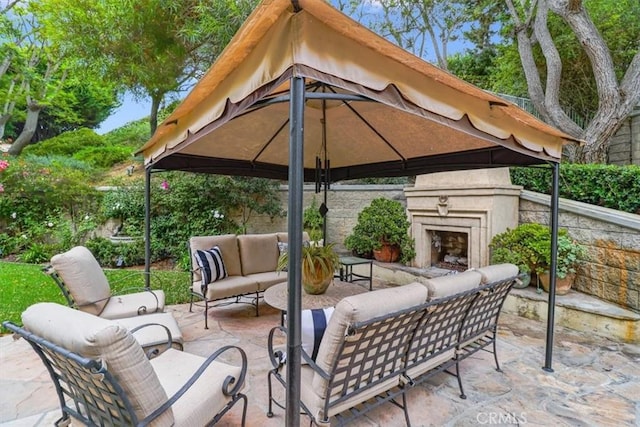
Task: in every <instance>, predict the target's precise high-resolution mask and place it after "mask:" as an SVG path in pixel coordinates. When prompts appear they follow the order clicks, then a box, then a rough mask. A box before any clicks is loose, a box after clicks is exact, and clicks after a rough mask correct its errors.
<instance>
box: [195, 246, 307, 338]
mask: <svg viewBox="0 0 640 427" xmlns="http://www.w3.org/2000/svg"><path fill="white" fill-rule="evenodd" d="M287 236H288V235H287V233H269V234H241V235H235V234H225V235H219V236H195V237H192V238H191V239H189V254H190V256H191V265H192V268H191V304H190V306H189V311H191V309H192V306H193V301H194V298H197V299H199V300H203V301H204V304H205V310H204V325H205V329H207V328H208V321H207V320H208V311H209V306H210V303H211V302H214V301H221V300H228V299H230V298H231V299H232V301H233V302H243V299H242V298H243V297H249V301H250V303H251V304H253V305H255V308H256V316H258V315H259V314H260V313H259V310H258V302H259V299H260V294H261V293H263V292H264V291H265V290H266V289H268V288H269V287H270V286H273V285H275V284H277V283H281V282H284V281H286V280H287V272H286V271H277V266H278V258H279V257H280V248H279V246H278V244H279V243H280V244H281V245H280V246H282V244H283V243H284V244H287V243H288V237H287ZM303 240H309V236H308V234H307V233H303ZM214 247H218V248H219V250H220V253H221V255H222V261H223V263H224V268H225V270H226V275H227V277H225V278H223V279H220V280H216V281H214V282H212V283H203V280H202V271H201V268H200V266H199V265H198V262H197V259H196V251H206V250H210V249H212V248H214Z"/></svg>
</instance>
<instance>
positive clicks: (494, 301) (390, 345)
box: [267, 266, 518, 425]
mask: <svg viewBox="0 0 640 427" xmlns="http://www.w3.org/2000/svg"><path fill="white" fill-rule="evenodd" d="M514 267H515V266H514ZM515 271H516V272H517V268H516V270H515ZM472 275H477V277H475V278H473V280H477V281H475V282H469V283H470V285H469V286H470V287H471V288H470V289H468V290H464V291H462V292H458V293H456V294H454V295H450V296H445V297H441V298H438V299H434V300H432V301H428V302H425V301H426V300H427V295H428V291H427V288H426V287H425V286H424V285H422V284H419V283H413V284H410V285H405V286H399V287H396V288H389V289H381V290H377V291H373V292H369V293H365V294H360V295H355V296H352V297H347V298H345V299H343V300H342V301H341V302H339V303H338V304H337V305H336V307H335V311H334V312H333V315H332V316H331V319H330V320H329V322H328V324H327V328H326V330H325V332H324V335H323V337H322V341H321V343H320V347H319V350H318V354H317V358H316V360H315V361H314V360H312V359H311V357H309V355H308V354H306V353H305V352H304V350H302V357H303V359H304V361H305V362H306V364H304V365H303V366H302V368H301V379H302V381H301V390H300V396H301V399H300V400H301V402H300V404H301V407H302V409H303V410H304V412H305V413H306V414H307V415H309V417H310V418H311V420H312V422H313V423H315V424H318V425H325V424H328V423H330V421H331V420H332V419H333V420H335V421H336V422H337V424H339V425H348V424H349V423H350V422H351V421H352V420H353V419H354V418H357V417H359V416H361V415H363V414H365V413H366V412H368V411H370V410H371V409H373V408H375V407H378V406H380V405H382V404H385V403H388V402H390V403H393V404H395V405H396V406H398V407H400V408H402V409H403V411H404V416H405V421H406V424H407V425H410V418H409V412H408V408H407V404H406V398H405V393H406V392H407V390H410V389H411V388H412V387H414V386H416V385H417V384H420V383H423V382H424V381H426V379H428V378H429V377H431V376H433V375H434V374H436V373H439V372H447V373H449V374H452V375H455V376H456V377H457V379H458V385H459V388H460V396H461V398H466V396H465V394H464V391H463V387H462V380H461V376H460V366H459V365H460V362H461V361H462V360H464V359H465V358H467V357H469V356H470V355H471V354H473V353H475V352H476V351H479V350H488V351H491V352H493V354H494V358H495V362H496V368H497V369H498V370H499V369H500V368H499V364H498V358H497V355H496V346H495V343H496V328H497V322H498V316H499V313H500V310H501V308H502V304H503V302H504V300H505V298H506V296H507V294H508V292H509V290H510V289H511V287H512V286H513V284H514V283H515V282H516V280H518V278H517V277H516V276H511V277H507V278H504V279H499V280H496V281H494V282H492V283H489V284H486V285H480V286H478V284H480V283H481V280H482V278H481V273H479V272H474V273H470V274H469V275H468V276H472ZM483 277H484V276H483ZM467 279H468V278H464V279H463V280H467ZM451 280H453V279H451ZM286 332H287V331H286V329H285V328H284V327H276V328H273V329H272V330H271V332H270V334H269V339H268V350H269V355H270V358H271V362H272V365H273V369H272V370H271V371H269V374H268V386H269V408H268V412H267V415H268V416H272V415H273V412H272V409H273V405H274V404H275V405H277V406H280V407H282V405H280V404H279V403H278V402H277V401H276V400H275V399H274V397H273V390H272V381H273V380H274V379H275V380H277V382H279V383H280V384H281V385H282V386H283V387H285V388H286V387H287V382H286V378H285V375H284V371H285V369H284V364H285V363H286V355H284V354H283V352H282V351H281V350H280V349H278V348H277V347H275V346H274V343H276V342H281V338H280V335H283V334H286ZM491 346H492V347H491ZM450 368H451V369H453V368H455V369H453V371H452V370H451V369H450Z"/></svg>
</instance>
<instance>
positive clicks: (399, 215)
mask: <svg viewBox="0 0 640 427" xmlns="http://www.w3.org/2000/svg"><path fill="white" fill-rule="evenodd" d="M410 226H411V223H410V222H409V220H408V219H407V214H406V212H405V209H404V206H402V204H401V203H400V202H398V201H396V200H390V199H385V198H384V197H380V198H377V199H374V200H372V201H371V204H370V205H369V206H367V207H365V208H364V209H363V210H362V211H360V213H359V214H358V222H357V224H356V226H355V227H354V228H353V231H352V233H351V234H350V235H349V236H347V238H346V239H345V241H344V244H345V246H346V247H347V249H350V250H352V251H354V252H355V253H356V254H359V255H365V254H367V253H368V252H371V251H373V250H374V249H380V247H381V246H382V243H383V242H386V243H389V244H392V245H398V246H400V261H401V262H403V263H407V262H409V261H411V260H412V259H413V258H414V257H415V249H414V240H413V238H411V237H409V234H408V230H409V227H410Z"/></svg>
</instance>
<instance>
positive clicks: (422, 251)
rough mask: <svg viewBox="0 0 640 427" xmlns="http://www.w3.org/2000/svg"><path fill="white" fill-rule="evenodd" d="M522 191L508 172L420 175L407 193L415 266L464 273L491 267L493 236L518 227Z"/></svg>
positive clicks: (473, 171)
mask: <svg viewBox="0 0 640 427" xmlns="http://www.w3.org/2000/svg"><path fill="white" fill-rule="evenodd" d="M520 190H521V187H519V186H515V185H511V180H510V177H509V170H508V169H507V168H499V169H480V170H471V171H460V172H439V173H433V174H428V175H420V176H418V177H417V178H416V184H415V186H414V187H412V188H407V189H405V196H406V198H407V210H408V212H409V220H410V221H411V233H412V235H413V238H414V239H415V242H416V257H415V260H414V266H415V267H420V268H433V267H437V268H443V269H447V270H457V271H464V270H466V269H468V268H478V267H482V266H485V265H488V264H489V243H490V242H491V239H492V238H493V236H495V235H496V234H498V233H501V232H503V231H505V230H506V229H507V228H515V227H516V226H517V225H518V204H519V197H520Z"/></svg>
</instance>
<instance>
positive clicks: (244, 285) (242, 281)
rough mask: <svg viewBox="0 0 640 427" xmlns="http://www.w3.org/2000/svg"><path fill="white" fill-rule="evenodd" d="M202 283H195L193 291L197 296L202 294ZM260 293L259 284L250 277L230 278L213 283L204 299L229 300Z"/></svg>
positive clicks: (192, 287)
mask: <svg viewBox="0 0 640 427" xmlns="http://www.w3.org/2000/svg"><path fill="white" fill-rule="evenodd" d="M200 284H201V283H200V281H199V280H198V281H196V282H193V284H192V286H191V290H192V291H193V292H194V293H196V294H201V290H200ZM257 291H258V282H256V281H255V280H254V279H252V278H250V277H244V276H229V277H227V278H225V279H222V280H218V281H217V282H214V283H211V284H210V285H209V287H208V288H207V294H206V295H204V297H205V298H206V299H208V300H216V299H221V298H229V297H233V296H236V295H243V294H248V293H252V292H253V293H255V292H257Z"/></svg>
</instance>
